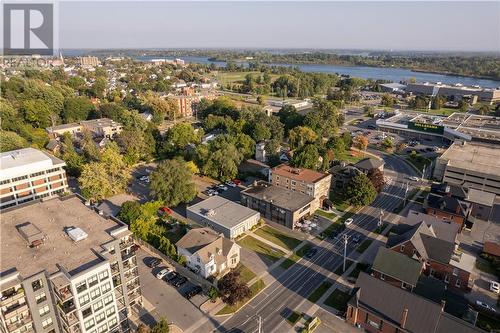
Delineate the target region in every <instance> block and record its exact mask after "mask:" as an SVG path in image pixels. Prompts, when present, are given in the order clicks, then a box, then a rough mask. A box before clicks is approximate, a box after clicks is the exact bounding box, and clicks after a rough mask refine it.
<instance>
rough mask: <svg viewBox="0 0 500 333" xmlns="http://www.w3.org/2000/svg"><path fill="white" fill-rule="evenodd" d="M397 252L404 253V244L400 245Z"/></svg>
mask: <svg viewBox="0 0 500 333" xmlns="http://www.w3.org/2000/svg"><path fill="white" fill-rule="evenodd" d="M399 250H400V251H401V252H404V251H405V246H404V244H403V245H401V247H400V249H399Z"/></svg>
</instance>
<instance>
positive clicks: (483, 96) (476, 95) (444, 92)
mask: <svg viewBox="0 0 500 333" xmlns="http://www.w3.org/2000/svg"><path fill="white" fill-rule="evenodd" d="M406 92H407V93H412V94H414V95H424V96H445V97H448V98H451V99H452V100H454V101H460V100H462V99H468V100H470V101H476V100H477V101H481V102H485V103H489V104H492V103H495V102H500V89H498V88H496V89H489V88H481V87H479V86H475V87H466V86H463V85H461V84H456V85H453V86H452V85H448V84H442V83H441V82H437V83H429V82H424V83H409V84H408V85H407V86H406Z"/></svg>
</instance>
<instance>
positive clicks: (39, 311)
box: [38, 305, 50, 317]
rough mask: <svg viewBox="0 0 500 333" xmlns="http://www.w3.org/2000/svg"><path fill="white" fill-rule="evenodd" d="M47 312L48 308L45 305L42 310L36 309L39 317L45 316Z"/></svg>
mask: <svg viewBox="0 0 500 333" xmlns="http://www.w3.org/2000/svg"><path fill="white" fill-rule="evenodd" d="M49 312H50V308H49V306H48V305H45V306H44V307H43V308H40V309H38V313H39V314H40V317H43V316H45V315H46V314H47V313H49Z"/></svg>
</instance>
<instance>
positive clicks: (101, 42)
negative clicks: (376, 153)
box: [59, 1, 500, 52]
mask: <svg viewBox="0 0 500 333" xmlns="http://www.w3.org/2000/svg"><path fill="white" fill-rule="evenodd" d="M59 44H60V47H61V48H65V49H68V48H320V49H372V50H391V49H392V50H436V51H496V52H500V1H491V2H477V1H475V2H472V1H471V2H468V1H467V2H466V1H459V2H451V1H446V2H431V1H421V2H416V1H401V2H395V1H393V2H378V1H377V2H375V1H367V2H361V1H351V2H309V1H302V2H297V1H296V2H284V1H280V2H263V1H248V2H242V1H240V2H210V1H204V2H191V1H188V2H159V1H156V2H144V1H126V2H118V1H113V2H101V1H92V2H75V1H68V2H60V3H59Z"/></svg>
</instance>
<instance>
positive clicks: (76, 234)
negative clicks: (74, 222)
mask: <svg viewBox="0 0 500 333" xmlns="http://www.w3.org/2000/svg"><path fill="white" fill-rule="evenodd" d="M66 233H67V234H68V236H69V237H70V238H71V239H72V240H73V241H74V242H79V241H81V240H84V239H85V238H87V237H88V236H89V235H87V233H86V232H85V231H83V230H82V229H80V228H75V227H69V228H67V229H66Z"/></svg>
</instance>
